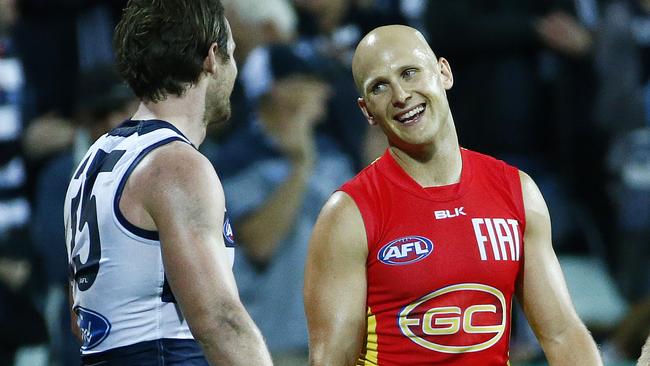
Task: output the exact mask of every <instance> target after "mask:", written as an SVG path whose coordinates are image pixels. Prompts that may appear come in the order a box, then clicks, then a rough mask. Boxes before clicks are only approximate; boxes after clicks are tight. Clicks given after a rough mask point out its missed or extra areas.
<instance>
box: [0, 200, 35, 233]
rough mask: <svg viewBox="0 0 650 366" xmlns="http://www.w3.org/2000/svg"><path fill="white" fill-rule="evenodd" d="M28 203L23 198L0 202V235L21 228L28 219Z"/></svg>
mask: <svg viewBox="0 0 650 366" xmlns="http://www.w3.org/2000/svg"><path fill="white" fill-rule="evenodd" d="M29 213H30V210H29V203H28V202H27V199H25V198H22V197H21V198H16V199H13V200H10V201H4V202H0V233H4V232H6V231H7V230H8V229H11V228H14V227H17V226H22V225H24V224H25V223H26V222H27V220H28V219H29Z"/></svg>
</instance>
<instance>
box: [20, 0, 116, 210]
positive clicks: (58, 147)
mask: <svg viewBox="0 0 650 366" xmlns="http://www.w3.org/2000/svg"><path fill="white" fill-rule="evenodd" d="M16 3H17V6H18V10H19V12H20V15H21V16H20V19H19V21H18V23H17V24H16V32H15V48H16V52H17V54H18V55H19V57H20V60H21V62H22V64H23V67H24V70H25V72H24V75H25V88H24V93H23V98H22V101H21V112H22V115H23V121H24V122H25V127H26V132H25V135H26V136H25V138H26V146H25V152H26V163H27V168H28V171H29V173H30V174H29V175H28V176H27V191H28V197H29V199H30V200H31V201H33V198H34V192H35V189H36V187H35V184H36V177H37V176H38V171H39V170H40V169H41V168H42V167H44V166H45V165H46V164H47V162H48V160H49V158H51V157H52V156H54V155H56V154H57V153H59V152H61V151H63V150H65V149H66V148H67V147H68V146H69V145H70V144H71V143H72V139H73V136H74V126H73V125H72V124H70V123H69V121H70V120H71V119H72V118H74V112H75V111H74V108H75V96H76V90H75V87H76V85H77V80H78V77H79V74H80V73H82V72H85V71H87V70H89V69H92V68H93V67H94V66H96V65H100V64H105V63H111V62H113V51H112V45H111V41H112V35H113V28H114V27H115V25H116V23H117V19H118V18H119V17H118V15H119V12H121V9H122V8H123V7H124V5H125V4H126V0H96V1H81V0H51V1H42V0H20V1H17V2H16ZM45 55H46V56H45Z"/></svg>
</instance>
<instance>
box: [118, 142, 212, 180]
mask: <svg viewBox="0 0 650 366" xmlns="http://www.w3.org/2000/svg"><path fill="white" fill-rule="evenodd" d="M131 179H134V180H136V181H138V183H140V184H142V185H143V187H151V188H154V187H156V186H160V185H163V186H167V185H173V186H179V187H185V188H188V189H191V188H192V187H194V186H197V185H199V186H200V185H202V184H208V185H211V184H218V183H219V179H218V177H217V174H216V172H215V170H214V167H213V166H212V164H211V163H210V161H209V160H208V159H207V158H206V157H205V156H204V155H203V154H201V153H200V152H199V151H198V150H196V148H194V147H193V146H192V145H190V144H188V143H187V142H185V141H182V140H178V141H172V142H169V143H167V144H164V145H161V146H159V147H157V148H155V149H154V150H152V151H151V152H150V153H148V154H147V155H146V156H145V157H144V158H143V159H142V161H141V162H140V163H139V164H138V166H137V167H136V168H135V169H134V171H133V173H132V175H131Z"/></svg>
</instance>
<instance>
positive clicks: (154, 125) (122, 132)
mask: <svg viewBox="0 0 650 366" xmlns="http://www.w3.org/2000/svg"><path fill="white" fill-rule="evenodd" d="M161 128H168V129H170V130H172V131H174V132H176V133H177V134H179V135H180V136H182V137H183V138H185V139H186V140H187V141H190V139H188V138H187V136H185V135H184V134H183V133H182V132H181V130H179V129H178V128H177V127H176V126H174V125H173V124H171V123H169V122H167V121H163V120H160V119H148V120H131V119H128V120H126V121H124V122H122V124H120V125H119V126H117V127H115V128H114V129H113V130H111V131H110V132H109V133H108V135H109V136H120V137H129V136H131V135H133V134H134V133H137V134H138V135H140V136H142V135H146V134H148V133H150V132H153V131H156V130H159V129H161ZM190 145H192V146H194V144H192V143H191V142H190ZM194 147H195V148H196V146H194Z"/></svg>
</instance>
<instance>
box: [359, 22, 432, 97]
mask: <svg viewBox="0 0 650 366" xmlns="http://www.w3.org/2000/svg"><path fill="white" fill-rule="evenodd" d="M406 54H409V55H413V56H415V57H417V58H420V59H429V60H430V61H432V62H435V61H436V55H435V54H434V53H433V50H431V47H429V44H428V43H427V41H426V39H424V36H423V35H422V33H420V32H419V31H418V30H417V29H414V28H411V27H408V26H405V25H387V26H383V27H379V28H375V29H374V30H372V31H371V32H370V33H368V34H367V35H366V36H365V37H363V39H362V40H361V42H359V45H357V49H356V50H355V52H354V57H353V59H352V76H353V77H354V82H355V84H356V86H357V89H358V90H359V92H360V93H361V94H362V95H363V94H364V89H365V88H364V82H365V80H366V78H367V76H368V73H369V72H370V71H371V69H372V68H373V67H377V66H378V65H390V64H391V62H392V61H393V60H394V59H396V58H397V56H403V55H406Z"/></svg>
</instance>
